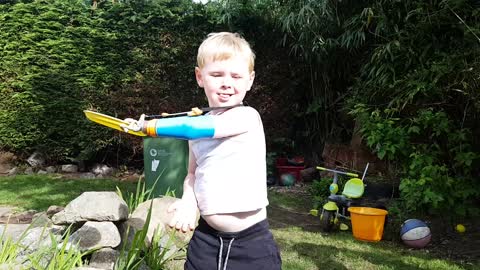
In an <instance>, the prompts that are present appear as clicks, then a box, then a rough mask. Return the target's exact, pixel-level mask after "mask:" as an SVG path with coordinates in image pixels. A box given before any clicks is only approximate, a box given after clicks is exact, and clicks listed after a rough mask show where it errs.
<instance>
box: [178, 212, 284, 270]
mask: <svg viewBox="0 0 480 270" xmlns="http://www.w3.org/2000/svg"><path fill="white" fill-rule="evenodd" d="M220 254H221V256H219V255H220ZM185 269H187V270H215V269H221V270H223V269H228V270H261V269H264V270H280V269H282V260H281V258H280V252H279V250H278V247H277V244H276V243H275V240H274V239H273V235H272V233H271V232H270V230H269V226H268V221H267V220H263V221H261V222H259V223H257V224H255V225H253V226H251V227H249V228H247V229H245V230H243V231H240V232H235V233H224V232H219V231H217V230H215V229H214V228H212V227H210V225H208V224H207V222H206V221H205V220H204V219H202V218H200V221H199V224H198V226H197V228H196V229H195V232H194V233H193V236H192V239H191V240H190V243H189V244H188V249H187V261H186V262H185Z"/></svg>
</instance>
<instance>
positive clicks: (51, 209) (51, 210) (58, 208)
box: [47, 205, 65, 217]
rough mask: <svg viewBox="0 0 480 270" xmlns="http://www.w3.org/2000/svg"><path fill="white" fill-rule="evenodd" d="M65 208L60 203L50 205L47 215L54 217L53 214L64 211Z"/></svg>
mask: <svg viewBox="0 0 480 270" xmlns="http://www.w3.org/2000/svg"><path fill="white" fill-rule="evenodd" d="M63 209H65V208H64V207H61V206H58V205H50V206H49V207H48V209H47V216H49V217H52V216H53V215H55V214H56V213H58V212H60V211H62V210H63Z"/></svg>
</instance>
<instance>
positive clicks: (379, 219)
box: [348, 207, 388, 242]
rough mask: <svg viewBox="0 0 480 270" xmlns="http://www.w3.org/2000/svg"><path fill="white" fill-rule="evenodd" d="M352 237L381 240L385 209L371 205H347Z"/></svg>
mask: <svg viewBox="0 0 480 270" xmlns="http://www.w3.org/2000/svg"><path fill="white" fill-rule="evenodd" d="M348 211H350V217H351V219H352V231H353V237H355V239H357V240H361V241H368V242H378V241H380V240H382V236H383V225H384V224H385V216H386V215H387V214H388V212H387V211H386V210H383V209H378V208H371V207H349V208H348Z"/></svg>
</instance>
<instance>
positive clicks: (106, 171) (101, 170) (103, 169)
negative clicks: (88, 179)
mask: <svg viewBox="0 0 480 270" xmlns="http://www.w3.org/2000/svg"><path fill="white" fill-rule="evenodd" d="M92 173H94V174H96V175H98V174H101V175H103V176H108V175H112V173H113V168H111V167H108V166H107V165H105V164H96V165H95V166H93V168H92Z"/></svg>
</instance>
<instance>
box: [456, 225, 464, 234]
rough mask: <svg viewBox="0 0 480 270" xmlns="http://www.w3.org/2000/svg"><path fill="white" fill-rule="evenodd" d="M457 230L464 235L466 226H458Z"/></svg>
mask: <svg viewBox="0 0 480 270" xmlns="http://www.w3.org/2000/svg"><path fill="white" fill-rule="evenodd" d="M455 230H456V231H457V232H458V233H464V232H465V230H466V228H465V226H463V224H457V226H455Z"/></svg>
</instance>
